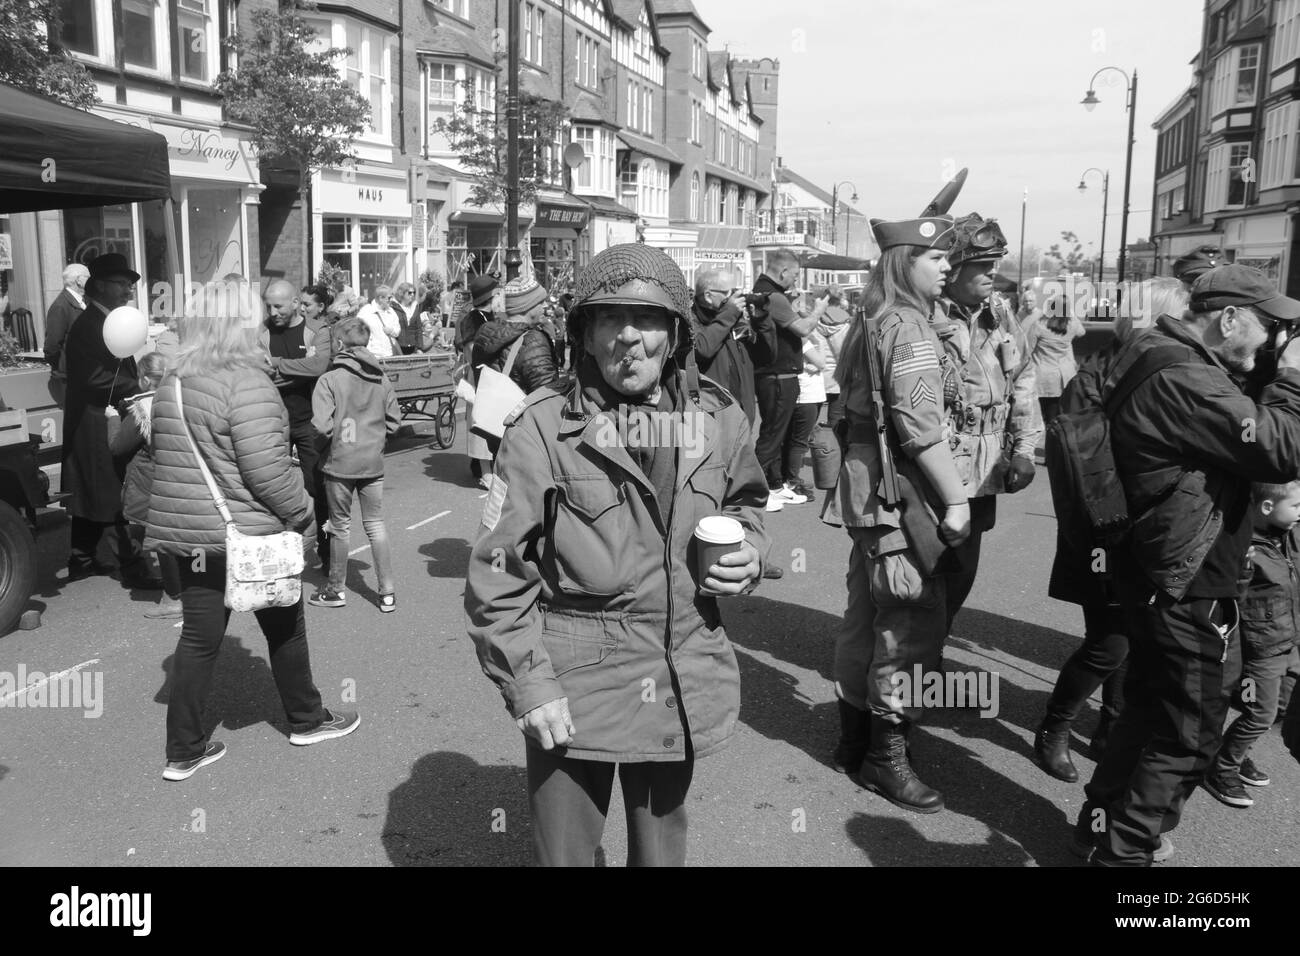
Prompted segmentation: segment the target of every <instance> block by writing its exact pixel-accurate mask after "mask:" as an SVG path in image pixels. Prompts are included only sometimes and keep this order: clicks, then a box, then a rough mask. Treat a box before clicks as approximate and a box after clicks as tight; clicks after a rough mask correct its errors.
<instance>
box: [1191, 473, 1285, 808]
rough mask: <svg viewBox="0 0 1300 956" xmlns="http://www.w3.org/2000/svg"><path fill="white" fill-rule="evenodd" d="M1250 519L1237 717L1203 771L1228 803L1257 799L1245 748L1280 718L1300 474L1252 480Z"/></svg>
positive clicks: (1258, 783) (1259, 783) (1257, 777)
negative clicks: (1283, 479)
mask: <svg viewBox="0 0 1300 956" xmlns="http://www.w3.org/2000/svg"><path fill="white" fill-rule="evenodd" d="M1251 500H1252V504H1253V506H1254V507H1253V512H1254V514H1253V517H1254V521H1255V530H1254V534H1253V535H1252V537H1251V544H1250V553H1249V556H1250V563H1251V569H1252V574H1251V579H1250V585H1249V587H1248V588H1247V590H1246V597H1245V599H1244V600H1243V601H1242V603H1241V662H1242V671H1241V682H1240V684H1239V685H1238V686H1239V691H1238V692H1236V693H1234V697H1237V698H1239V706H1240V708H1241V716H1240V717H1238V718H1237V719H1236V721H1234V722H1233V724H1232V726H1231V727H1229V728H1228V729H1227V730H1226V731H1225V732H1224V734H1223V743H1222V744H1220V746H1219V755H1218V756H1217V757H1216V758H1215V760H1214V763H1213V764H1212V765H1211V766H1210V769H1209V770H1208V771H1206V774H1205V781H1204V786H1205V789H1206V791H1207V792H1208V793H1209V794H1210V795H1211V796H1212V797H1214V798H1215V799H1216V800H1219V801H1220V802H1222V803H1226V804H1227V805H1228V806H1230V807H1239V808H1241V809H1245V808H1246V807H1249V806H1251V805H1252V804H1254V802H1255V801H1254V800H1253V799H1251V796H1250V794H1249V793H1247V792H1246V788H1245V786H1243V784H1248V785H1250V786H1252V787H1266V786H1268V784H1269V782H1270V781H1269V778H1268V774H1266V773H1263V772H1262V771H1261V770H1260V769H1259V768H1258V767H1256V766H1255V764H1254V763H1253V762H1252V761H1251V759H1250V757H1248V756H1247V754H1248V753H1249V752H1250V746H1251V744H1253V743H1254V742H1255V741H1256V740H1258V739H1259V738H1260V737H1262V736H1263V735H1264V733H1265V732H1266V731H1267V730H1268V729H1269V728H1270V727H1272V726H1273V721H1274V720H1275V719H1276V718H1277V710H1278V690H1279V689H1280V687H1281V685H1282V675H1283V674H1285V673H1286V667H1287V662H1288V660H1289V659H1290V656H1291V648H1292V647H1293V646H1295V643H1296V639H1297V626H1298V625H1300V574H1298V573H1297V571H1296V566H1295V560H1296V551H1295V544H1296V542H1295V540H1294V538H1293V537H1292V530H1293V529H1294V528H1295V524H1296V521H1297V519H1300V480H1296V481H1291V482H1288V483H1287V484H1285V485H1267V484H1255V485H1253V486H1251Z"/></svg>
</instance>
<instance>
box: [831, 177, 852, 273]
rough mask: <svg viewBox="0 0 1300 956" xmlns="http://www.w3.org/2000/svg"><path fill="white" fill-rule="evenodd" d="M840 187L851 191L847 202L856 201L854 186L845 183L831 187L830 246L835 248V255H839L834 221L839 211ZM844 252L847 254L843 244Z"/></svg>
mask: <svg viewBox="0 0 1300 956" xmlns="http://www.w3.org/2000/svg"><path fill="white" fill-rule="evenodd" d="M841 186H848V187H849V188H851V189H852V190H853V197H852V198H851V199H850V200H849V202H857V201H858V187H857V186H854V185H853V183H851V182H847V181H846V182H842V183H835V184H834V185H833V186H831V245H832V246H834V247H835V252H836V254H837V255H838V254H839V251H840V246H839V236H838V235H836V232H835V219H836V215H837V214H838V213H839V211H840V201H839V196H840V187H841ZM851 225H852V221H850V226H851ZM844 251H845V253H846V254H847V253H848V248H847V243H846V244H845V249H844Z"/></svg>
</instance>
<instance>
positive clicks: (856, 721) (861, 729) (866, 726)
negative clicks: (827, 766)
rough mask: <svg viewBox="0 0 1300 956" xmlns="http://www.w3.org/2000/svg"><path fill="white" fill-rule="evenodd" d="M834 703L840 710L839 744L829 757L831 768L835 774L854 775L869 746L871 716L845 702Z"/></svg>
mask: <svg viewBox="0 0 1300 956" xmlns="http://www.w3.org/2000/svg"><path fill="white" fill-rule="evenodd" d="M836 703H837V704H838V705H839V708H840V742H839V744H838V745H837V746H836V747H835V754H834V755H833V756H832V757H831V766H832V767H833V768H834V769H835V772H836V773H847V774H855V773H857V772H858V768H859V767H860V766H862V758H863V757H864V756H866V753H867V747H868V746H869V745H870V744H871V715H870V714H869V713H867V711H865V710H858V709H857V708H856V707H854V706H853V705H852V704H850V703H848V702H847V701H843V700H837V701H836Z"/></svg>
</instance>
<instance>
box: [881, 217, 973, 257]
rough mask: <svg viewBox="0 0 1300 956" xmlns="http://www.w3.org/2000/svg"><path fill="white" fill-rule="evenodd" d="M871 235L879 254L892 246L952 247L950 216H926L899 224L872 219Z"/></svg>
mask: <svg viewBox="0 0 1300 956" xmlns="http://www.w3.org/2000/svg"><path fill="white" fill-rule="evenodd" d="M871 234H872V235H873V236H875V239H876V245H878V246H880V251H881V252H884V251H885V250H886V249H892V248H893V247H894V246H920V247H921V248H922V249H943V250H947V249H948V248H950V247H951V246H952V242H953V238H954V235H953V222H952V217H951V216H926V217H924V218H921V219H904V220H901V221H899V222H888V221H886V220H884V219H872V220H871Z"/></svg>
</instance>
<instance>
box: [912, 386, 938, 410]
mask: <svg viewBox="0 0 1300 956" xmlns="http://www.w3.org/2000/svg"><path fill="white" fill-rule="evenodd" d="M911 399H912V407H913V408H918V407H920V406H921V405H924V404H926V403H927V402H929V403H930V404H931V405H937V404H939V400H938V399H937V398H935V395H934V390H933V389H931V388H930V386H929V385H927V384H926V383H925V380H924V379H918V380H917V383H916V384H915V385H913V386H912V394H911Z"/></svg>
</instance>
